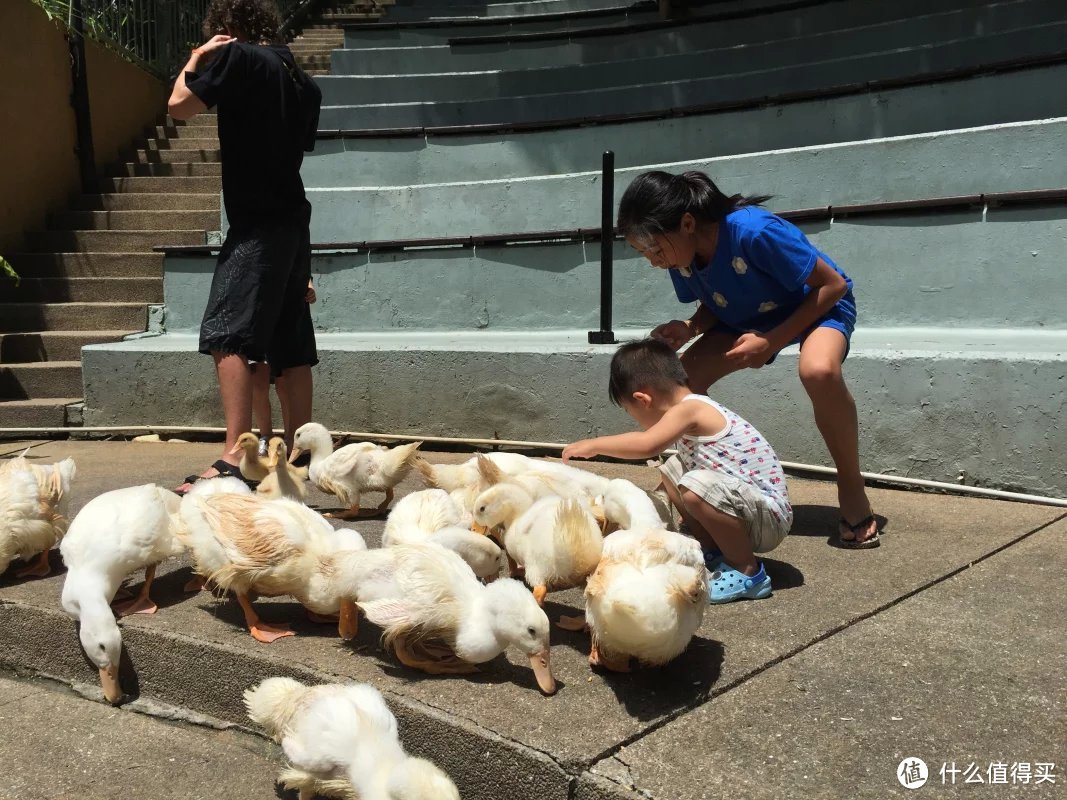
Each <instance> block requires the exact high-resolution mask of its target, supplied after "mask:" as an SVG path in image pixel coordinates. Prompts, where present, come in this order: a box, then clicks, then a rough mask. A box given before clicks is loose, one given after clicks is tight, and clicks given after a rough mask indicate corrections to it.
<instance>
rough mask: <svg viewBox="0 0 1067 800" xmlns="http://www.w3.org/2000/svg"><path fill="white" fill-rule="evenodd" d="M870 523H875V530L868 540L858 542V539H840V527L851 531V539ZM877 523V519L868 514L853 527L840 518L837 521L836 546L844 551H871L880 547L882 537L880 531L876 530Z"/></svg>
mask: <svg viewBox="0 0 1067 800" xmlns="http://www.w3.org/2000/svg"><path fill="white" fill-rule="evenodd" d="M872 522H874V523H876V525H875V529H874V536H871V537H870V538H868V539H864V540H862V541H860V540H859V539H856V538H852V539H842V538H841V526H842V525H843V526H844V527H846V528H848V529H849V530H850V531H852V535H853V537H855V535H856V533H857V532H858V531H860V530H862V529H864V528H866V527H867V526H868V525H870V524H871V523H872ZM877 522H878V519H877V517H875V516H874V514H868V515H867V516H866V517H864V518H863V519H861V520H860V521H859V522H857V523H856V524H855V525H853V524H852V523H850V522H849V521H848V520H847V519H845V518H844V517H840V518H839V519H838V520H837V544H838V546H839V547H843V548H845V549H846V550H871V549H873V548H875V547H879V546H881V544H882V536H881V531H879V530H878V527H877Z"/></svg>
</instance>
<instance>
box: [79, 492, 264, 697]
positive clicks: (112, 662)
mask: <svg viewBox="0 0 1067 800" xmlns="http://www.w3.org/2000/svg"><path fill="white" fill-rule="evenodd" d="M235 480H236V479H235ZM216 482H221V479H213V480H211V481H200V482H198V484H197V486H195V487H194V488H193V490H192V491H191V492H190V493H189V494H190V496H194V497H195V493H196V492H197V491H198V490H199V487H200V486H201V485H202V484H215V483H216ZM237 483H240V481H237ZM241 485H242V486H244V485H243V484H241ZM217 488H219V487H217V486H212V489H217ZM180 504H181V499H180V498H179V497H178V496H177V495H176V494H174V493H173V492H171V491H168V490H167V489H163V488H162V487H159V486H155V485H153V484H146V485H144V486H131V487H129V488H126V489H115V490H114V491H110V492H105V493H104V494H102V495H99V496H97V497H94V498H93V499H92V500H90V501H89V502H88V503H86V504H85V506H84V507H82V509H81V511H79V512H78V514H77V516H75V517H74V521H73V522H72V523H71V525H70V530H69V531H68V532H67V535H66V536H65V537H64V538H63V542H62V544H60V546H59V552H60V553H61V554H62V556H63V563H65V564H66V565H67V575H66V578H65V579H64V581H63V594H62V599H61V603H62V606H63V610H64V611H66V612H67V613H68V614H70V615H71V616H72V617H74V618H75V619H77V620H78V621H79V623H80V625H79V629H78V636H79V638H80V639H81V645H82V648H83V649H84V650H85V654H86V655H87V656H88V657H89V659H90V660H91V661H92V662H93V663H94V664H96V666H97V668H98V669H99V671H100V683H101V686H102V687H103V690H104V696H105V697H106V698H107V699H108V700H109V701H110V702H112V703H117V702H119V700H121V699H122V687H121V686H120V685H119V680H118V669H119V658H120V657H121V654H122V635H121V634H120V633H119V627H118V624H117V623H116V622H115V613H114V612H113V611H112V609H111V606H110V603H111V601H112V600H113V599H114V597H115V593H116V592H117V591H118V589H119V587H120V586H121V585H122V581H123V580H124V579H125V577H126V576H127V575H129V574H130V573H131V572H134V571H135V570H139V569H144V570H145V580H144V585H143V586H142V588H141V592H140V594H139V595H138V596H137V598H136V599H134V600H133V601H132V602H131V603H129V604H127V606H126V607H125V608H124V609H123V613H125V614H129V613H143V614H151V613H154V612H155V611H156V605H155V603H153V602H152V601H151V599H150V598H149V591H150V589H151V587H152V579H153V578H154V576H155V569H156V565H157V564H158V563H160V562H161V561H163V560H164V559H167V558H170V557H172V556H177V555H179V554H180V553H181V551H182V545H181V543H180V542H179V541H178V540H177V539H176V538H175V537H174V535H173V531H174V522H175V518H176V515H177V512H178V508H179V506H180Z"/></svg>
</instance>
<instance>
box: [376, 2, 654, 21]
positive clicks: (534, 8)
mask: <svg viewBox="0 0 1067 800" xmlns="http://www.w3.org/2000/svg"><path fill="white" fill-rule="evenodd" d="M630 5H637V4H636V3H633V2H628V0H540V1H539V2H526V3H470V2H462V0H461V1H460V2H455V3H428V2H418V3H403V2H400V3H397V4H396V5H394V6H393V7H392V8H390V9H389V15H388V19H390V20H394V21H397V22H403V21H408V20H423V19H437V18H446V19H453V18H462V17H522V16H537V15H541V14H567V13H573V12H580V11H599V10H602V9H622V8H626V7H627V6H630Z"/></svg>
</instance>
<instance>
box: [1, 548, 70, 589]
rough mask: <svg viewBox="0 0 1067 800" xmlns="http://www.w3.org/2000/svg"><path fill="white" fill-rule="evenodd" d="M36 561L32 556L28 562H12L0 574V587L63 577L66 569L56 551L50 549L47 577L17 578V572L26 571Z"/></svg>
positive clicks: (27, 576) (28, 576) (24, 576)
mask: <svg viewBox="0 0 1067 800" xmlns="http://www.w3.org/2000/svg"><path fill="white" fill-rule="evenodd" d="M36 560H37V556H34V557H33V558H31V559H30V560H29V561H20V560H15V561H12V562H11V564H10V565H9V566H8V568H7V569H6V570H4V572H0V586H18V585H21V584H23V583H35V582H36V581H45V580H48V579H49V578H55V577H58V576H60V575H65V574H66V572H67V567H66V565H65V564H64V563H63V559H62V558H61V557H60V555H59V550H58V549H52V550H49V551H48V574H47V575H23V576H21V577H19V575H18V574H17V573H18V571H19V570H22V569H26V567H28V566H30V565H31V564H32V563H33V562H34V561H36Z"/></svg>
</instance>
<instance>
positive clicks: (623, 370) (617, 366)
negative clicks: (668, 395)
mask: <svg viewBox="0 0 1067 800" xmlns="http://www.w3.org/2000/svg"><path fill="white" fill-rule="evenodd" d="M679 386H685V387H686V388H688V387H689V377H688V376H687V375H686V374H685V367H683V366H682V362H681V359H679V358H678V354H677V353H675V352H674V351H673V350H672V349H671V348H670V346H668V345H666V344H664V343H663V342H661V341H659V340H657V339H643V340H641V341H640V342H630V344H624V345H623V346H622V347H620V348H619V349H618V350H616V351H615V355H614V356H612V358H611V379H610V380H609V381H608V396H609V397H610V398H611V402H612V403H614V404H615V405H617V406H621V405H622V403H623V401H624V400H627V401H628V400H630V399H631V398H632V397H633V395H634V392H658V393H663V392H669V391H671V390H672V389H675V388H677V387H679Z"/></svg>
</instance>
